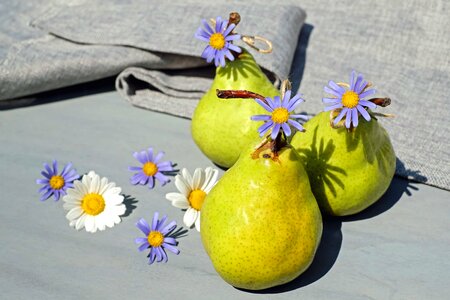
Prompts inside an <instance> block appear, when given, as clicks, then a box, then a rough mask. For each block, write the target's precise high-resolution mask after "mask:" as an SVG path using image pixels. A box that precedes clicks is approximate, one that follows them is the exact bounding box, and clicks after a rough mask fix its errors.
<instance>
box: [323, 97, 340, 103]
mask: <svg viewBox="0 0 450 300" xmlns="http://www.w3.org/2000/svg"><path fill="white" fill-rule="evenodd" d="M322 102H323V103H325V104H335V103H338V102H341V100H340V99H338V98H322Z"/></svg>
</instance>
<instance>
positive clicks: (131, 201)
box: [121, 194, 138, 218]
mask: <svg viewBox="0 0 450 300" xmlns="http://www.w3.org/2000/svg"><path fill="white" fill-rule="evenodd" d="M123 196H124V199H123V204H125V207H126V210H125V213H124V214H123V215H122V216H121V217H122V218H126V217H128V216H129V215H131V213H132V212H133V210H134V209H135V208H136V207H137V206H136V205H135V204H136V203H138V201H137V200H136V198H134V197H133V196H130V195H124V194H123Z"/></svg>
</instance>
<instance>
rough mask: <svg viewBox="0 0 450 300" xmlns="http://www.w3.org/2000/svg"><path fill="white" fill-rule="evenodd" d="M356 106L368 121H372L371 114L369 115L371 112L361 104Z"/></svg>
mask: <svg viewBox="0 0 450 300" xmlns="http://www.w3.org/2000/svg"><path fill="white" fill-rule="evenodd" d="M356 108H357V109H358V111H359V112H360V113H361V115H362V116H363V118H364V119H366V121H370V115H369V113H368V112H367V111H366V110H365V109H364V108H363V107H362V106H361V105H357V106H356Z"/></svg>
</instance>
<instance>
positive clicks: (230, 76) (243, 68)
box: [217, 50, 261, 81]
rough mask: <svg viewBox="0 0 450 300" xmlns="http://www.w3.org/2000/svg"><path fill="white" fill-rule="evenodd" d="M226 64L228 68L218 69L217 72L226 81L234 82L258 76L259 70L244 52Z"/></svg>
mask: <svg viewBox="0 0 450 300" xmlns="http://www.w3.org/2000/svg"><path fill="white" fill-rule="evenodd" d="M228 64H229V66H226V67H225V68H222V67H220V68H219V69H218V71H217V73H218V75H220V76H224V77H225V78H226V79H227V80H231V81H235V80H238V79H239V78H242V77H243V78H249V77H251V76H260V75H259V74H260V72H261V69H260V68H259V67H258V65H257V64H256V62H255V60H254V59H253V57H252V56H251V55H250V54H249V53H248V52H246V51H245V50H243V52H242V53H241V54H238V57H237V59H235V60H234V61H229V62H228Z"/></svg>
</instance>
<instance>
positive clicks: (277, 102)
mask: <svg viewBox="0 0 450 300" xmlns="http://www.w3.org/2000/svg"><path fill="white" fill-rule="evenodd" d="M273 103H274V104H275V105H274V106H273V108H278V107H281V98H280V96H275V97H273Z"/></svg>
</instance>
